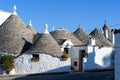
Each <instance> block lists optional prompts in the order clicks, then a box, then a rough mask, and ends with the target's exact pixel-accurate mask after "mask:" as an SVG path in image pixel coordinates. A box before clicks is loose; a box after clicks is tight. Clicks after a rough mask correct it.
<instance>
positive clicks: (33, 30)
mask: <svg viewBox="0 0 120 80" xmlns="http://www.w3.org/2000/svg"><path fill="white" fill-rule="evenodd" d="M27 28H28V29H29V30H30V31H31V32H32V33H33V34H36V31H35V29H34V28H33V26H32V25H31V24H29V25H28V26H27Z"/></svg>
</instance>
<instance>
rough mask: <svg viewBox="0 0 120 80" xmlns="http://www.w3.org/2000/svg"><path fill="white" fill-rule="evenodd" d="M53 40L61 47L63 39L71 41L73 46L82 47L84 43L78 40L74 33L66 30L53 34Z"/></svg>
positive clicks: (53, 32) (56, 31)
mask: <svg viewBox="0 0 120 80" xmlns="http://www.w3.org/2000/svg"><path fill="white" fill-rule="evenodd" d="M51 35H52V36H53V38H54V39H55V40H56V41H57V42H58V44H59V45H61V40H62V39H69V40H71V42H72V43H73V45H82V42H81V41H80V40H79V39H77V38H76V37H75V36H74V35H73V34H72V33H70V32H68V31H67V30H65V29H59V30H55V31H52V32H51Z"/></svg>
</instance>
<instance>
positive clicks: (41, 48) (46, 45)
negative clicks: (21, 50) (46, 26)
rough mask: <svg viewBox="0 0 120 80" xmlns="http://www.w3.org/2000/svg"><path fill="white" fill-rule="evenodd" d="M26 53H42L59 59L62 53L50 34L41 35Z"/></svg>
mask: <svg viewBox="0 0 120 80" xmlns="http://www.w3.org/2000/svg"><path fill="white" fill-rule="evenodd" d="M28 52H30V53H31V52H33V53H34V52H35V53H39V52H44V53H47V54H50V55H53V56H57V57H61V55H62V52H61V50H60V46H59V45H58V43H57V42H56V40H55V39H54V38H53V37H52V36H51V35H50V34H45V33H44V34H42V35H41V37H39V39H38V40H37V41H36V42H35V43H34V44H33V45H32V46H31V48H30V49H29V51H28Z"/></svg>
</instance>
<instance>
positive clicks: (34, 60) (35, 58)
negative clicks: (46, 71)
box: [31, 54, 39, 62]
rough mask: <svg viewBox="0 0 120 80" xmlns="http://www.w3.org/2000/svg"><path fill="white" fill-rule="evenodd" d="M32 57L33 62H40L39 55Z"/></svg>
mask: <svg viewBox="0 0 120 80" xmlns="http://www.w3.org/2000/svg"><path fill="white" fill-rule="evenodd" d="M32 56H33V57H32V59H31V61H32V62H37V61H39V55H38V54H33V55H32Z"/></svg>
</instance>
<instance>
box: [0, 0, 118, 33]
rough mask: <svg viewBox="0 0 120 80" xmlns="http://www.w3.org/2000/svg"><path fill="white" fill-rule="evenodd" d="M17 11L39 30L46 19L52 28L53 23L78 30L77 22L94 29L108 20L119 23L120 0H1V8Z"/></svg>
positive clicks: (42, 29) (87, 28) (24, 19)
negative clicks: (14, 6)
mask: <svg viewBox="0 0 120 80" xmlns="http://www.w3.org/2000/svg"><path fill="white" fill-rule="evenodd" d="M13 5H16V6H17V13H18V15H19V16H20V18H21V19H22V20H23V21H24V23H25V24H26V25H28V24H29V20H30V19H31V20H32V24H33V26H34V28H35V29H36V31H37V32H40V33H41V32H43V31H44V25H45V24H46V23H47V24H48V26H49V31H51V30H52V28H53V27H54V28H55V29H58V28H65V29H67V30H69V31H70V32H73V31H75V30H76V29H77V28H78V25H80V26H81V28H82V29H83V30H84V31H86V32H87V33H89V32H91V31H92V30H93V29H94V28H95V27H97V28H102V26H103V24H104V21H105V20H106V21H107V23H108V25H109V26H111V28H120V26H112V25H116V24H120V0H0V10H4V11H8V12H13V8H12V7H13Z"/></svg>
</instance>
